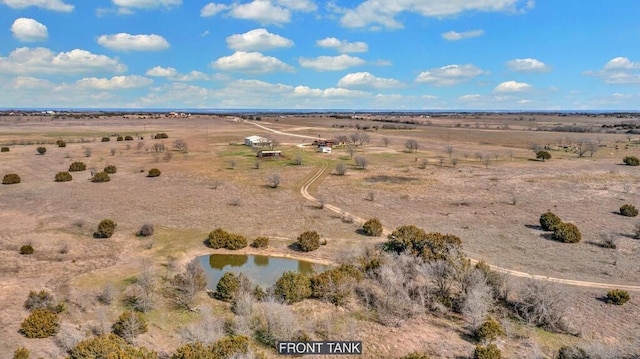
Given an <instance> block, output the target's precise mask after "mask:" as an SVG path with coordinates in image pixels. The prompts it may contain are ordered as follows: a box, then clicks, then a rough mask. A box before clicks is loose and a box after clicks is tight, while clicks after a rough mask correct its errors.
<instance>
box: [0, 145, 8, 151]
mask: <svg viewBox="0 0 640 359" xmlns="http://www.w3.org/2000/svg"><path fill="white" fill-rule="evenodd" d="M0 152H9V147H7V146H2V147H0Z"/></svg>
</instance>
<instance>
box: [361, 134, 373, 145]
mask: <svg viewBox="0 0 640 359" xmlns="http://www.w3.org/2000/svg"><path fill="white" fill-rule="evenodd" d="M369 141H371V137H370V136H369V134H368V133H366V132H358V143H359V144H360V146H363V145H364V144H365V143H366V144H369Z"/></svg>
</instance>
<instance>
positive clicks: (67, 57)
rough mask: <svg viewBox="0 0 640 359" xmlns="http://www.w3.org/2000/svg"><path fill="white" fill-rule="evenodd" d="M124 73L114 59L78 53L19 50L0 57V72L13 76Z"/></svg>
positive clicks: (82, 52)
mask: <svg viewBox="0 0 640 359" xmlns="http://www.w3.org/2000/svg"><path fill="white" fill-rule="evenodd" d="M126 69H127V67H126V66H125V65H123V64H121V63H120V62H119V61H118V60H117V59H112V58H110V57H108V56H105V55H95V54H92V53H91V52H89V51H86V50H80V49H75V50H71V51H69V52H60V53H58V54H55V53H54V52H53V51H51V50H49V49H47V48H44V47H37V48H28V47H21V48H18V49H15V50H13V51H12V52H11V53H10V54H9V56H7V57H0V72H5V73H13V74H79V73H88V72H116V73H117V72H124V71H126Z"/></svg>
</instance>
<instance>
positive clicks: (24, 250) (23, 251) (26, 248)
mask: <svg viewBox="0 0 640 359" xmlns="http://www.w3.org/2000/svg"><path fill="white" fill-rule="evenodd" d="M33 252H34V250H33V246H31V245H30V244H25V245H24V246H22V247H20V254H25V255H29V254H33Z"/></svg>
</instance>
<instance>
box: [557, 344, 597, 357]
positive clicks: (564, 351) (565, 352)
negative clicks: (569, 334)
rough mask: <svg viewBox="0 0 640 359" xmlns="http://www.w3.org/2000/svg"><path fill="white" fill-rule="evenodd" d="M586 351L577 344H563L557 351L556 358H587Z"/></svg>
mask: <svg viewBox="0 0 640 359" xmlns="http://www.w3.org/2000/svg"><path fill="white" fill-rule="evenodd" d="M589 358H590V357H589V355H588V354H587V352H586V351H585V350H584V349H582V348H580V347H577V346H563V347H562V348H560V350H559V351H558V355H557V356H556V359H589Z"/></svg>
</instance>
